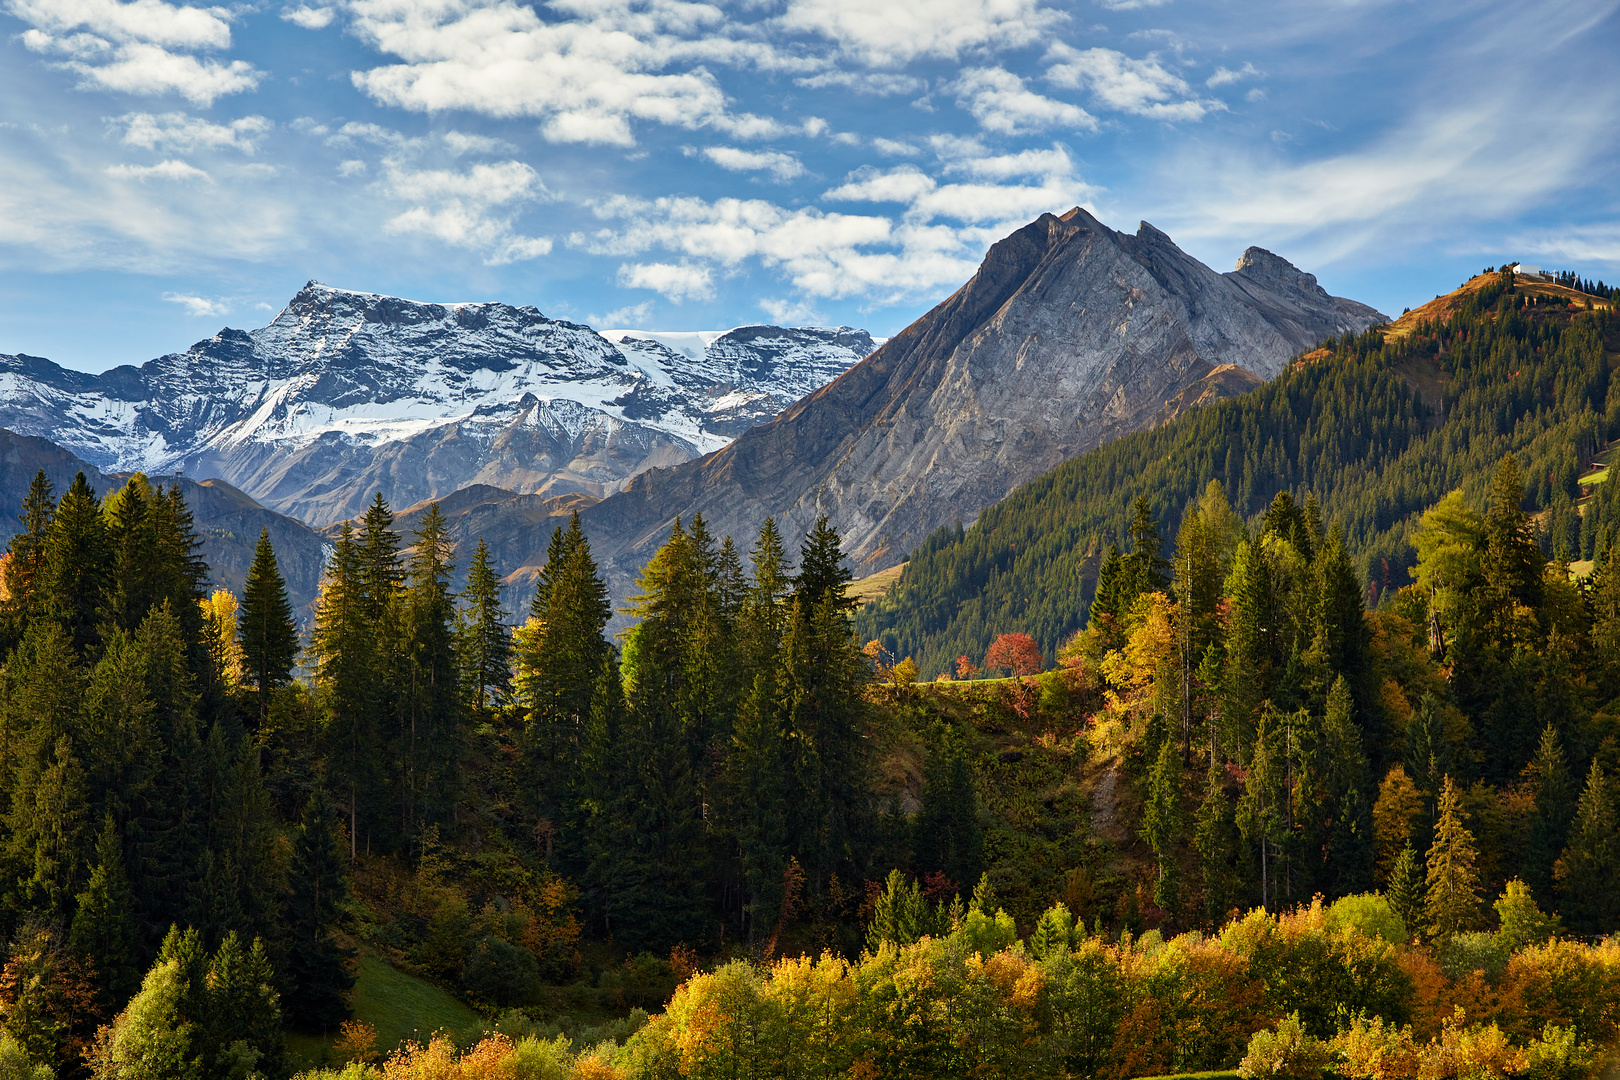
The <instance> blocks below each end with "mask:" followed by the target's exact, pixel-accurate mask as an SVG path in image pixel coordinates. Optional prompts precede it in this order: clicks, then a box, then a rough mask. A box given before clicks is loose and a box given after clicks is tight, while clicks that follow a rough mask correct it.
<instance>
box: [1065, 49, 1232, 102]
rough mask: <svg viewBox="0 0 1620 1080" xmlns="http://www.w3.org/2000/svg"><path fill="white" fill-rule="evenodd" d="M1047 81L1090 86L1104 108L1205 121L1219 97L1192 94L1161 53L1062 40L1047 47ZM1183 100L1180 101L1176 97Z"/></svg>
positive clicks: (1073, 85)
mask: <svg viewBox="0 0 1620 1080" xmlns="http://www.w3.org/2000/svg"><path fill="white" fill-rule="evenodd" d="M1046 59H1047V60H1048V61H1050V62H1052V66H1051V67H1049V68H1047V71H1046V80H1047V81H1048V82H1050V83H1052V84H1053V85H1054V86H1062V87H1067V88H1070V89H1086V90H1090V91H1091V94H1092V97H1093V98H1094V99H1095V101H1096V102H1097V103H1098V104H1100V105H1102V106H1103V107H1105V108H1109V109H1114V110H1116V111H1118V112H1125V113H1133V114H1135V115H1137V116H1147V117H1152V118H1153V119H1155V120H1201V119H1203V117H1204V116H1205V115H1206V114H1207V113H1209V112H1210V111H1211V110H1214V109H1219V108H1222V107H1223V106H1222V105H1221V104H1220V103H1219V102H1216V101H1204V100H1197V99H1193V98H1191V97H1190V96H1189V95H1190V94H1191V93H1192V88H1191V87H1189V86H1188V85H1187V83H1186V80H1184V79H1182V78H1181V76H1179V75H1177V74H1175V73H1174V72H1172V71H1170V70H1168V69H1167V68H1165V66H1164V65H1163V64H1161V63H1160V62H1159V60H1158V58H1157V57H1155V56H1153V55H1149V56H1148V57H1147V59H1145V60H1133V59H1131V58H1130V57H1128V56H1126V55H1125V54H1124V53H1122V52H1117V51H1115V50H1113V49H1084V50H1081V49H1074V48H1071V47H1070V46H1068V45H1064V44H1062V43H1059V44H1056V45H1053V46H1052V47H1051V48H1050V49H1048V50H1047V53H1046ZM1177 99H1180V100H1177Z"/></svg>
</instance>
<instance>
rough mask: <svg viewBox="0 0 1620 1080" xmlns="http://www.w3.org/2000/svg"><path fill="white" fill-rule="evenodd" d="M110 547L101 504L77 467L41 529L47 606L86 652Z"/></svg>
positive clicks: (107, 571) (108, 564) (106, 577)
mask: <svg viewBox="0 0 1620 1080" xmlns="http://www.w3.org/2000/svg"><path fill="white" fill-rule="evenodd" d="M110 556H111V548H110V545H109V543H108V539H107V525H106V522H105V521H104V520H103V518H102V516H101V504H100V502H98V501H97V499H96V493H95V492H94V491H92V490H91V489H90V484H89V481H87V480H86V479H85V478H84V473H78V474H77V475H75V476H74V478H73V483H72V484H71V485H70V486H69V487H68V489H67V491H66V492H64V493H63V495H62V501H61V502H60V503H58V504H57V507H56V516H55V517H54V518H52V519H51V524H50V527H49V528H47V529H46V531H45V577H46V586H45V589H44V597H45V606H46V608H47V609H48V610H49V611H50V612H51V614H53V615H54V616H56V618H57V619H58V621H60V622H61V624H62V628H63V629H64V630H66V631H67V634H68V637H69V639H70V640H71V641H72V642H73V646H74V648H76V649H78V650H79V651H80V652H84V651H86V650H87V649H89V647H90V646H91V645H92V644H93V643H95V642H96V641H98V640H99V637H98V635H97V633H96V627H97V624H98V623H99V622H100V612H101V607H102V603H103V600H104V596H105V593H106V592H107V590H108V587H109V584H110V573H111V558H110Z"/></svg>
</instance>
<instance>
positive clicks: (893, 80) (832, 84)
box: [793, 71, 928, 97]
mask: <svg viewBox="0 0 1620 1080" xmlns="http://www.w3.org/2000/svg"><path fill="white" fill-rule="evenodd" d="M793 82H794V85H796V86H802V87H804V88H805V89H806V90H828V89H840V90H853V91H855V92H856V93H857V94H877V95H880V96H883V97H888V96H890V95H893V94H917V93H921V92H922V91H924V90H926V89H928V83H927V82H926V81H925V80H923V79H919V78H916V77H915V76H912V75H896V74H893V73H891V72H886V71H824V72H822V73H821V74H819V75H804V76H801V77H800V78H797V79H794V80H793Z"/></svg>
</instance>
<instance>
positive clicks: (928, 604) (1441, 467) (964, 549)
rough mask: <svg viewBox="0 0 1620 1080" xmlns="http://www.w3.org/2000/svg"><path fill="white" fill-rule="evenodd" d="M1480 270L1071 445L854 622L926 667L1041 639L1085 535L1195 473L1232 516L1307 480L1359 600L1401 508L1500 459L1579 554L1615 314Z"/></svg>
mask: <svg viewBox="0 0 1620 1080" xmlns="http://www.w3.org/2000/svg"><path fill="white" fill-rule="evenodd" d="M1576 295H1577V294H1575V293H1573V291H1572V290H1570V289H1568V288H1565V287H1562V286H1554V285H1550V284H1548V285H1540V284H1525V283H1518V284H1517V285H1511V284H1508V283H1506V282H1505V281H1504V280H1503V279H1502V277H1501V276H1500V275H1497V274H1494V273H1492V274H1486V275H1481V276H1480V277H1477V278H1475V279H1473V280H1472V281H1470V282H1469V283H1468V284H1467V285H1465V286H1464V287H1463V288H1462V289H1459V290H1458V291H1457V292H1456V293H1453V294H1451V295H1450V296H1449V297H1445V298H1442V299H1441V300H1439V301H1436V302H1435V303H1432V304H1430V305H1426V306H1425V307H1424V308H1421V309H1419V310H1418V311H1414V312H1410V313H1408V314H1407V315H1406V316H1403V318H1402V319H1401V320H1400V321H1399V322H1397V323H1395V324H1393V325H1392V326H1391V327H1388V328H1384V329H1374V330H1370V331H1367V332H1366V333H1364V334H1362V335H1360V336H1358V337H1353V338H1352V337H1346V338H1342V339H1339V340H1337V341H1333V342H1330V343H1327V344H1325V345H1324V346H1323V347H1322V348H1319V349H1317V350H1314V351H1312V352H1310V353H1307V354H1305V355H1304V356H1302V357H1300V358H1299V359H1298V360H1297V361H1296V362H1295V363H1294V364H1293V366H1292V367H1291V368H1290V369H1289V370H1288V371H1287V372H1285V373H1284V374H1283V375H1282V376H1280V377H1279V378H1277V379H1276V380H1274V381H1273V382H1271V383H1269V384H1267V385H1266V386H1264V387H1261V388H1260V389H1257V390H1255V391H1253V392H1252V393H1250V394H1247V395H1245V396H1244V397H1241V398H1236V399H1232V400H1228V401H1223V402H1218V403H1216V404H1213V405H1210V406H1207V407H1205V408H1202V409H1197V410H1193V411H1191V412H1189V413H1186V414H1184V415H1182V416H1180V417H1178V418H1177V419H1175V420H1173V421H1172V422H1170V423H1168V424H1165V425H1164V426H1162V427H1159V428H1157V429H1155V430H1152V431H1147V432H1141V433H1137V434H1133V435H1129V436H1126V437H1125V438H1122V439H1119V440H1117V441H1116V442H1113V443H1110V444H1109V445H1107V446H1104V447H1101V448H1099V449H1097V450H1094V451H1091V452H1090V453H1087V454H1083V455H1081V456H1079V457H1076V458H1073V459H1071V460H1069V461H1067V462H1065V463H1063V464H1062V465H1060V466H1058V467H1057V468H1056V469H1054V470H1052V471H1051V472H1050V473H1048V474H1047V475H1045V476H1043V477H1042V478H1040V479H1039V480H1036V481H1033V482H1032V483H1030V484H1027V485H1025V486H1024V487H1022V488H1020V489H1019V490H1018V491H1016V492H1014V493H1013V494H1012V495H1011V496H1009V497H1008V498H1007V499H1005V500H1004V501H1002V502H1001V503H999V504H997V505H996V506H994V507H992V508H991V509H989V510H987V511H985V513H984V514H983V515H982V516H981V517H980V518H979V519H978V521H977V522H976V523H975V524H974V526H973V527H972V528H971V529H968V530H966V531H963V530H960V529H956V530H952V529H941V530H939V531H938V532H936V533H935V534H933V535H932V536H930V537H929V538H928V539H927V540H926V541H925V542H924V543H923V544H921V545H920V546H919V547H918V548H917V549H916V550H915V551H913V552H912V554H911V559H910V563H909V565H908V566H907V567H906V570H905V573H904V574H903V576H902V577H901V580H900V582H899V583H898V584H897V585H896V586H895V587H894V588H892V589H891V590H890V591H889V592H888V594H887V595H886V596H885V597H884V598H883V599H882V600H881V601H880V602H878V603H876V604H873V605H871V606H869V607H867V608H866V609H864V610H863V611H862V612H861V613H860V615H859V617H858V619H857V628H858V631H859V633H860V634H861V636H862V637H863V638H878V639H880V640H881V641H882V642H883V643H884V645H885V646H886V647H887V648H888V649H889V651H891V652H893V653H895V654H896V655H900V656H906V655H910V656H913V657H914V658H915V659H916V661H917V662H918V664H919V665H920V666H921V669H922V672H923V674H924V675H925V677H931V676H933V675H934V674H937V673H939V672H941V671H945V670H948V669H949V668H950V666H951V664H952V662H953V661H954V660H955V659H956V658H957V657H958V656H960V655H963V654H966V655H969V656H972V657H974V658H977V657H980V656H982V655H983V654H984V651H985V649H986V647H987V646H988V645H989V644H990V641H991V639H992V638H993V637H995V635H996V634H998V633H1002V632H1007V631H1023V632H1026V633H1029V634H1031V635H1032V636H1034V637H1035V639H1036V640H1037V641H1038V642H1039V643H1040V644H1041V646H1042V648H1043V649H1044V650H1045V651H1046V653H1047V656H1048V657H1051V656H1053V655H1055V652H1056V649H1057V647H1058V645H1059V643H1060V642H1061V641H1062V640H1063V639H1064V638H1066V637H1067V636H1068V635H1070V634H1072V633H1073V632H1074V631H1075V630H1077V629H1078V628H1079V627H1080V626H1082V625H1084V622H1085V612H1086V610H1087V607H1088V606H1089V604H1090V602H1091V599H1092V592H1093V590H1094V588H1095V584H1096V579H1097V572H1098V569H1099V566H1100V563H1101V558H1102V555H1103V552H1104V550H1105V548H1106V547H1107V545H1108V544H1109V543H1111V542H1123V540H1124V537H1125V534H1126V531H1127V511H1128V507H1129V504H1130V503H1131V501H1132V500H1133V499H1134V498H1135V497H1136V496H1137V495H1142V496H1144V497H1146V499H1147V502H1148V507H1149V510H1150V513H1151V515H1152V516H1153V518H1155V519H1156V520H1158V521H1159V522H1161V523H1162V525H1163V526H1164V527H1165V529H1166V531H1167V532H1168V533H1170V534H1173V533H1174V532H1175V529H1176V528H1177V526H1178V524H1179V522H1180V520H1181V517H1182V514H1183V512H1184V511H1185V509H1186V507H1187V505H1188V503H1189V501H1190V500H1191V499H1193V497H1194V496H1195V495H1197V494H1198V493H1199V492H1200V491H1201V490H1202V489H1203V487H1204V485H1205V483H1206V482H1207V481H1209V480H1210V479H1217V480H1220V481H1221V482H1222V484H1223V485H1224V486H1225V489H1226V491H1227V493H1228V494H1229V496H1230V498H1231V500H1232V503H1233V506H1234V509H1236V510H1237V512H1238V513H1239V514H1240V515H1242V516H1244V517H1252V516H1253V515H1255V514H1258V513H1259V512H1260V511H1262V510H1264V509H1265V508H1266V506H1267V505H1268V504H1269V503H1270V502H1271V499H1272V497H1273V496H1274V495H1276V494H1277V493H1278V492H1279V491H1291V492H1294V493H1295V494H1296V495H1297V496H1298V498H1299V500H1300V501H1303V500H1304V498H1305V495H1306V493H1307V492H1309V493H1313V494H1315V496H1316V498H1317V500H1318V502H1319V504H1320V512H1321V514H1322V517H1323V518H1324V520H1328V521H1332V522H1334V523H1335V527H1336V528H1338V529H1341V530H1342V531H1343V534H1344V537H1345V543H1346V546H1347V547H1348V549H1349V551H1350V553H1351V556H1352V558H1353V560H1354V561H1355V563H1356V564H1357V566H1358V567H1359V568H1360V569H1361V570H1362V572H1363V576H1364V577H1365V578H1366V580H1367V585H1368V599H1369V601H1370V602H1372V603H1376V602H1377V601H1378V599H1379V597H1380V595H1382V594H1383V593H1384V592H1385V591H1394V590H1395V589H1398V588H1399V587H1400V586H1402V585H1404V584H1406V583H1407V582H1408V581H1409V580H1410V579H1409V578H1408V576H1407V573H1406V570H1407V567H1409V566H1411V565H1412V563H1413V561H1414V559H1415V555H1414V553H1413V552H1412V550H1411V548H1410V545H1409V544H1408V542H1407V537H1408V534H1409V532H1410V530H1411V528H1412V527H1413V522H1414V517H1413V515H1415V514H1417V513H1419V512H1421V511H1423V510H1425V509H1427V508H1428V507H1430V506H1432V505H1434V504H1435V503H1436V502H1437V501H1439V499H1440V498H1441V496H1443V495H1444V494H1445V493H1446V492H1448V491H1450V490H1452V489H1454V488H1462V489H1463V490H1464V491H1465V492H1466V493H1467V494H1468V495H1470V496H1471V497H1475V498H1477V497H1479V496H1480V495H1481V494H1482V493H1483V491H1484V488H1485V485H1486V483H1487V482H1488V480H1489V478H1490V476H1491V474H1492V472H1493V471H1494V469H1495V468H1496V465H1497V463H1498V462H1500V461H1501V459H1502V458H1503V457H1504V456H1505V455H1507V454H1515V455H1517V456H1518V458H1519V461H1520V464H1521V466H1522V467H1523V469H1524V472H1525V475H1526V476H1527V477H1528V478H1529V479H1528V482H1527V500H1528V501H1527V506H1529V507H1530V508H1531V509H1532V510H1534V511H1546V512H1547V518H1548V520H1547V521H1546V522H1545V528H1544V530H1543V533H1544V536H1545V537H1546V549H1547V551H1548V552H1549V553H1551V552H1552V551H1553V550H1554V549H1555V548H1557V549H1558V550H1562V551H1564V552H1565V553H1566V554H1567V555H1568V556H1569V558H1571V559H1576V558H1582V557H1584V558H1590V557H1591V556H1592V554H1593V551H1594V549H1595V548H1596V547H1598V546H1600V544H1601V543H1602V541H1601V540H1600V537H1602V536H1603V535H1605V533H1604V530H1605V529H1609V528H1612V524H1613V518H1614V511H1613V489H1612V486H1604V487H1601V488H1599V489H1598V493H1599V496H1600V497H1599V498H1597V499H1595V500H1592V501H1591V502H1590V505H1589V506H1588V508H1587V512H1586V513H1585V514H1584V516H1580V515H1577V514H1576V512H1575V509H1574V505H1575V502H1576V500H1577V499H1578V498H1579V497H1580V488H1579V487H1578V485H1577V483H1576V481H1577V478H1578V477H1579V475H1580V474H1581V472H1582V471H1583V466H1584V463H1585V462H1586V461H1587V460H1588V459H1589V457H1590V456H1591V455H1592V454H1593V453H1594V452H1595V451H1597V450H1598V449H1600V448H1601V447H1603V446H1604V445H1605V443H1606V441H1607V440H1608V439H1609V438H1610V437H1611V436H1613V435H1616V434H1620V395H1615V396H1611V395H1610V389H1609V387H1610V368H1611V365H1612V364H1613V362H1614V356H1615V351H1616V349H1620V321H1616V320H1615V319H1614V318H1613V316H1612V312H1611V311H1610V310H1609V309H1608V308H1607V306H1606V304H1607V301H1605V300H1595V301H1593V302H1592V306H1594V307H1595V308H1596V309H1597V310H1594V311H1590V312H1589V311H1588V303H1587V302H1586V300H1576V301H1575V302H1574V303H1572V302H1571V298H1572V297H1575V296H1576Z"/></svg>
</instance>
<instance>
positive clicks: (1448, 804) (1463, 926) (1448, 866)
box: [1423, 776, 1480, 940]
mask: <svg viewBox="0 0 1620 1080" xmlns="http://www.w3.org/2000/svg"><path fill="white" fill-rule="evenodd" d="M1478 862H1479V855H1478V852H1477V850H1476V849H1475V846H1474V835H1473V833H1471V832H1469V831H1468V827H1467V826H1466V825H1465V824H1464V822H1463V809H1462V798H1461V796H1460V795H1459V794H1458V792H1457V785H1456V783H1455V782H1453V780H1452V779H1451V777H1450V776H1447V777H1446V778H1445V781H1444V783H1443V784H1442V786H1441V788H1440V808H1439V820H1438V821H1437V822H1436V824H1435V829H1434V843H1432V844H1430V845H1429V857H1428V874H1427V879H1428V882H1427V884H1428V887H1427V891H1426V893H1425V895H1424V899H1423V916H1424V921H1425V922H1426V923H1427V924H1428V926H1429V930H1430V932H1431V933H1433V934H1434V936H1435V937H1437V938H1440V939H1441V940H1447V939H1449V938H1451V937H1452V936H1453V935H1455V934H1457V933H1460V932H1462V931H1464V930H1472V929H1473V928H1474V926H1475V925H1476V924H1477V923H1478V921H1479V905H1480V892H1479V871H1478V869H1477V866H1478Z"/></svg>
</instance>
